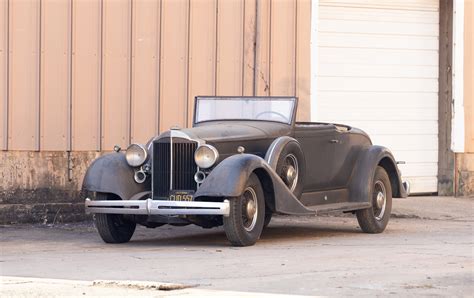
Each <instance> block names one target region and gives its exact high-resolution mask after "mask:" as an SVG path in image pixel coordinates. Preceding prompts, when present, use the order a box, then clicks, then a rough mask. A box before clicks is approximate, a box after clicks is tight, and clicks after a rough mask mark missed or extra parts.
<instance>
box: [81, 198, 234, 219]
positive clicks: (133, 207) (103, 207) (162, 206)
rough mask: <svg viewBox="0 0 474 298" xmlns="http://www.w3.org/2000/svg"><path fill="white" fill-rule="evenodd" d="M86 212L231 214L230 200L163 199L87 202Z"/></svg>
mask: <svg viewBox="0 0 474 298" xmlns="http://www.w3.org/2000/svg"><path fill="white" fill-rule="evenodd" d="M85 206H86V213H110V214H136V215H154V214H158V215H223V216H229V201H228V200H224V202H195V201H191V202H181V201H163V200H152V199H147V200H130V201H92V200H91V199H89V198H87V199H86V202H85Z"/></svg>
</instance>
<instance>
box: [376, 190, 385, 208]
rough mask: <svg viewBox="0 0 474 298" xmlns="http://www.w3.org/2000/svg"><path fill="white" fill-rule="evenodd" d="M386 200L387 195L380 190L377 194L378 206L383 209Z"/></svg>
mask: <svg viewBox="0 0 474 298" xmlns="http://www.w3.org/2000/svg"><path fill="white" fill-rule="evenodd" d="M384 202H385V196H384V194H383V193H382V192H379V193H378V194H377V208H379V209H382V207H383V204H384Z"/></svg>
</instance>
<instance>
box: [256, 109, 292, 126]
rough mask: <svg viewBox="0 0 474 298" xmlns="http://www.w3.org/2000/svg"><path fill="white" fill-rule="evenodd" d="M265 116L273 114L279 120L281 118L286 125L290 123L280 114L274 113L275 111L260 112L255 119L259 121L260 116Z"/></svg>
mask: <svg viewBox="0 0 474 298" xmlns="http://www.w3.org/2000/svg"><path fill="white" fill-rule="evenodd" d="M265 114H275V115H277V116H279V117H280V118H282V119H283V120H285V122H286V123H289V122H290V119H288V118H287V117H286V116H285V115H283V114H281V113H278V112H275V111H263V112H260V113H258V114H257V115H256V116H255V118H257V119H260V116H262V115H265Z"/></svg>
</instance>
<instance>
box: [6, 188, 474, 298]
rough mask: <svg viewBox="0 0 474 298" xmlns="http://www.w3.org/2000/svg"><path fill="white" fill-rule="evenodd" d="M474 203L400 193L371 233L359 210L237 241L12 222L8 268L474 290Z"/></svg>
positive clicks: (12, 271)
mask: <svg viewBox="0 0 474 298" xmlns="http://www.w3.org/2000/svg"><path fill="white" fill-rule="evenodd" d="M473 207H474V199H472V198H471V199H454V198H437V197H427V198H409V199H407V200H395V201H394V210H393V216H392V218H391V220H390V223H389V226H388V227H387V229H386V231H385V232H384V233H382V234H376V235H371V234H365V233H362V232H361V231H360V228H359V227H358V224H357V220H356V219H355V217H354V216H352V215H347V216H343V217H327V216H322V217H278V218H275V219H274V220H272V223H271V224H270V226H269V228H268V229H267V230H266V231H265V232H264V234H263V235H262V238H261V239H260V241H259V242H258V243H257V244H256V245H255V246H252V247H245V248H235V247H231V246H230V245H229V244H228V242H227V240H226V238H225V234H224V232H223V230H222V229H210V230H205V229H202V228H199V227H195V226H186V227H171V226H163V227H160V228H157V229H146V228H138V229H137V232H136V234H135V235H134V237H133V238H132V241H131V242H130V243H127V244H120V245H110V244H105V243H103V242H102V241H101V239H100V238H99V236H98V234H97V233H96V232H95V230H94V227H93V226H92V225H91V224H90V223H82V224H62V225H56V226H27V225H22V226H5V227H1V228H0V233H1V234H0V240H1V256H0V266H1V267H0V270H1V271H0V274H1V275H3V276H15V277H35V278H54V279H67V280H81V281H93V280H133V281H155V282H168V283H175V284H180V285H183V286H195V289H199V290H213V291H214V290H226V291H238V292H239V291H240V292H258V293H279V294H297V295H330V296H334V295H344V296H346V295H384V296H385V295H389V294H392V295H396V296H402V295H403V296H406V295H413V296H415V295H416V296H418V295H439V296H471V297H472V296H473V293H474V246H473V243H474V216H473ZM4 280H5V279H4ZM2 284H3V286H2V288H1V289H0V294H1V293H2V292H3V294H7V295H14V294H28V292H27V290H26V289H27V287H24V286H21V283H19V284H18V285H17V286H13V285H12V284H11V283H7V282H5V281H3V282H2ZM29 284H30V285H32V286H34V283H29ZM43 284H44V283H43ZM74 289H76V290H74ZM70 290H71V291H72V292H71V293H73V294H80V293H82V292H81V291H80V290H79V289H78V288H71V289H70ZM45 293H48V292H45ZM55 293H62V292H55ZM125 294H126V293H124V295H125ZM168 294H169V292H168Z"/></svg>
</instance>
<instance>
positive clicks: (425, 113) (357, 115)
mask: <svg viewBox="0 0 474 298" xmlns="http://www.w3.org/2000/svg"><path fill="white" fill-rule="evenodd" d="M320 108H321V109H322V110H323V109H324V114H321V116H320V117H321V119H323V121H328V122H333V121H338V119H341V120H344V121H352V120H361V119H370V120H378V121H390V122H392V123H393V124H396V123H397V122H399V121H405V120H413V121H422V120H437V119H438V110H437V109H433V108H420V109H411V108H410V109H405V108H398V109H396V108H382V107H381V108H373V109H340V110H334V109H333V108H332V106H327V107H324V106H320Z"/></svg>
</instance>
